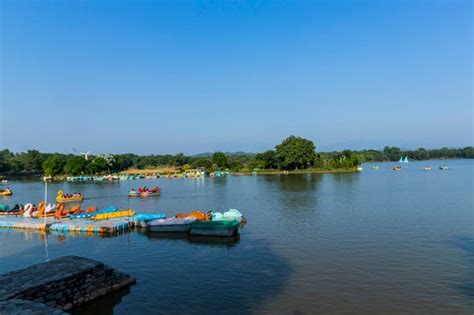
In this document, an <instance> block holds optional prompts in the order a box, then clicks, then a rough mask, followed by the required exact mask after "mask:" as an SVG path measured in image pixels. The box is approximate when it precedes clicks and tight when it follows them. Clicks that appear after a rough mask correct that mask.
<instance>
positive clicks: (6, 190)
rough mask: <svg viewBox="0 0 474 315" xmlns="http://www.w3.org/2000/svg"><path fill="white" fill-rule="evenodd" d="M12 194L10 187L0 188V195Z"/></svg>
mask: <svg viewBox="0 0 474 315" xmlns="http://www.w3.org/2000/svg"><path fill="white" fill-rule="evenodd" d="M11 195H13V190H11V189H10V188H5V189H0V196H11Z"/></svg>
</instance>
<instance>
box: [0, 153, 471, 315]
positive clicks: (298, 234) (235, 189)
mask: <svg viewBox="0 0 474 315" xmlns="http://www.w3.org/2000/svg"><path fill="white" fill-rule="evenodd" d="M440 163H442V164H445V165H449V167H450V169H449V170H447V171H440V170H438V169H437V166H438V165H439V164H440ZM425 165H432V166H433V170H432V171H431V172H425V171H423V167H424V166H425ZM379 166H380V169H379V170H378V171H374V170H372V169H371V165H370V164H367V165H364V171H363V172H360V173H353V174H313V175H309V174H307V175H287V176H275V175H274V176H242V177H228V178H206V179H200V180H197V179H158V180H141V181H122V182H114V183H66V182H64V183H63V182H59V183H52V184H50V185H49V199H50V200H53V199H54V195H55V193H56V191H57V190H58V189H64V190H65V191H67V192H73V191H77V192H82V193H83V194H84V195H85V196H86V197H87V198H88V199H87V200H86V201H85V202H84V205H85V206H88V205H97V206H107V205H117V206H119V207H123V208H125V207H130V208H133V209H135V210H137V211H139V212H164V213H165V214H167V215H172V214H174V213H177V212H184V211H191V210H194V209H201V210H209V209H214V210H227V209H229V208H237V209H239V210H240V211H241V212H243V213H244V214H245V215H246V216H247V218H248V224H247V225H245V227H244V229H243V230H242V232H241V236H240V239H217V240H216V239H212V238H211V239H202V238H197V239H189V238H187V237H181V236H179V235H168V236H164V237H154V236H152V235H147V234H145V233H138V232H132V233H125V234H122V235H119V236H117V237H111V238H100V237H97V236H95V237H87V236H73V235H60V234H56V235H55V234H50V235H48V236H47V237H45V236H42V235H40V234H38V233H34V232H19V231H13V230H0V273H3V272H7V271H11V270H14V269H18V268H23V267H27V266H29V265H30V264H33V263H39V262H43V261H45V260H48V259H53V258H55V257H59V256H62V255H71V254H72V255H80V256H84V257H88V258H92V259H97V260H100V261H103V262H105V263H107V264H109V265H111V266H113V267H115V268H117V269H119V270H121V271H124V272H128V273H130V274H131V275H133V276H135V277H136V278H137V284H136V285H135V286H132V287H131V288H130V289H128V290H124V291H122V292H119V293H117V294H114V295H113V296H110V297H108V298H106V299H103V300H100V301H98V302H97V303H96V304H95V305H92V306H90V308H86V309H83V310H81V312H83V313H88V312H91V310H92V309H93V310H94V313H95V314H98V313H104V314H107V313H116V314H139V313H141V314H156V313H170V312H173V313H209V312H224V311H226V312H230V313H275V312H277V313H294V314H304V313H308V314H309V313H315V312H320V313H334V312H338V313H340V312H344V313H361V314H367V313H385V314H386V313H406V312H409V313H421V312H425V313H440V314H447V313H466V314H472V313H473V311H474V202H473V193H474V191H473V175H474V174H473V170H474V164H473V161H472V160H471V161H469V160H462V161H448V162H435V161H431V162H423V163H421V162H420V163H410V164H408V165H407V166H406V169H404V170H403V171H401V172H393V171H392V170H391V167H392V166H393V164H391V163H383V164H379ZM140 185H147V186H149V187H150V186H154V185H159V186H160V187H162V189H163V190H162V195H161V196H160V197H150V198H146V199H143V198H142V199H140V198H128V197H127V191H128V190H129V189H130V188H131V187H137V186H140ZM4 186H5V185H4ZM9 186H10V187H11V188H13V190H14V196H13V197H10V198H3V200H2V199H0V203H1V202H3V203H9V204H13V203H16V202H21V203H26V202H29V201H35V202H37V201H38V200H40V199H41V198H42V195H43V194H44V186H43V184H42V183H41V182H35V181H30V182H11V183H9Z"/></svg>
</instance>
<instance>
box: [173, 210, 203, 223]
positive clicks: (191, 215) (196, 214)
mask: <svg viewBox="0 0 474 315" xmlns="http://www.w3.org/2000/svg"><path fill="white" fill-rule="evenodd" d="M211 213H212V211H209V212H208V213H203V212H201V211H199V210H195V211H192V212H190V213H188V214H183V213H179V214H177V215H175V216H174V217H175V218H178V219H188V218H193V219H196V220H198V221H201V220H204V221H208V220H210V219H211Z"/></svg>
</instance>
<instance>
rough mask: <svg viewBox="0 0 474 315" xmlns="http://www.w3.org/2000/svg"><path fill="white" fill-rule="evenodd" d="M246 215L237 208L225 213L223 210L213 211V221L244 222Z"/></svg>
mask: <svg viewBox="0 0 474 315" xmlns="http://www.w3.org/2000/svg"><path fill="white" fill-rule="evenodd" d="M243 218H244V216H243V214H242V213H240V211H239V210H237V209H230V210H229V211H226V212H224V213H221V212H212V215H211V221H233V220H236V221H238V222H242V220H243Z"/></svg>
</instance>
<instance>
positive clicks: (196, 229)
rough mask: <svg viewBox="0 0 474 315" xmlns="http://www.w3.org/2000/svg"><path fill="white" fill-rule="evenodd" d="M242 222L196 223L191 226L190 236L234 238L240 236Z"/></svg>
mask: <svg viewBox="0 0 474 315" xmlns="http://www.w3.org/2000/svg"><path fill="white" fill-rule="evenodd" d="M239 232H240V222H239V221H237V220H232V221H196V222H193V223H191V224H190V225H189V234H191V235H204V236H233V235H236V234H239Z"/></svg>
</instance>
